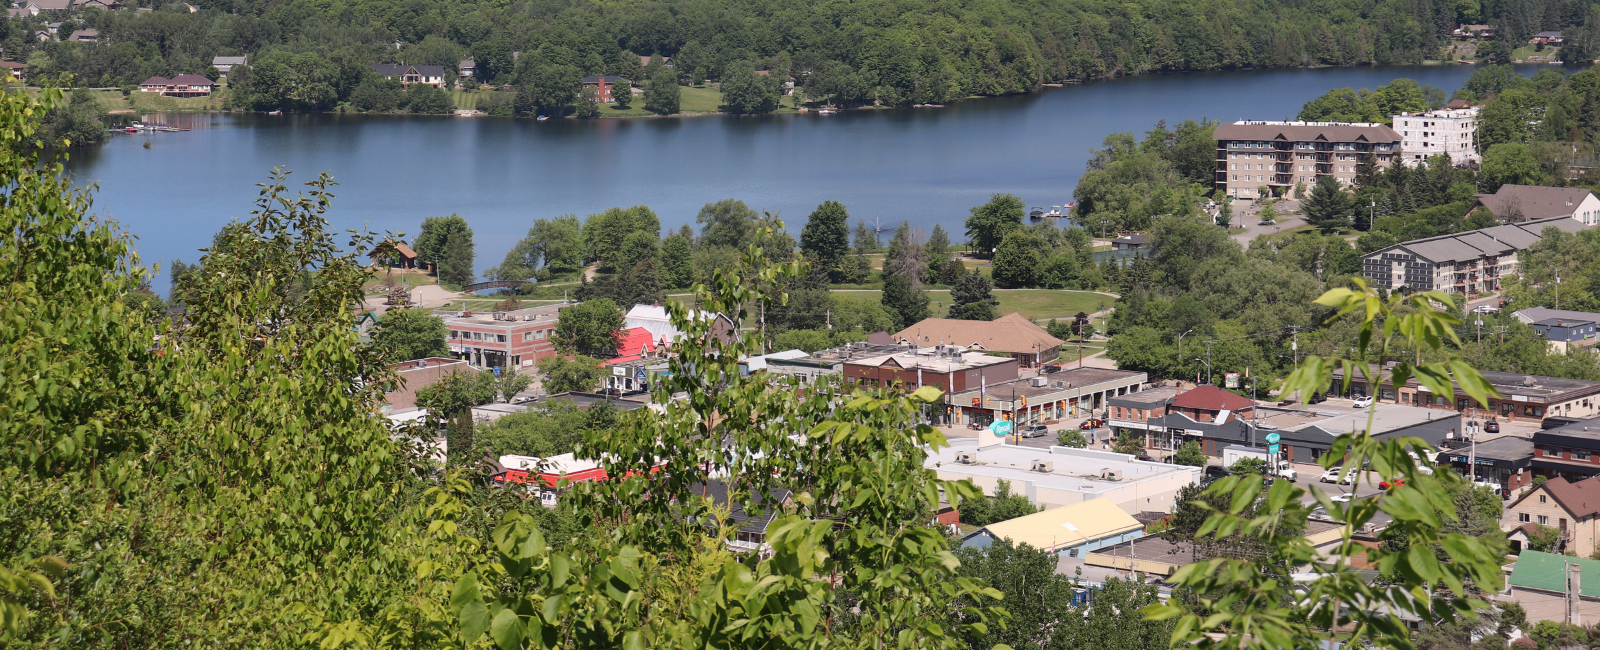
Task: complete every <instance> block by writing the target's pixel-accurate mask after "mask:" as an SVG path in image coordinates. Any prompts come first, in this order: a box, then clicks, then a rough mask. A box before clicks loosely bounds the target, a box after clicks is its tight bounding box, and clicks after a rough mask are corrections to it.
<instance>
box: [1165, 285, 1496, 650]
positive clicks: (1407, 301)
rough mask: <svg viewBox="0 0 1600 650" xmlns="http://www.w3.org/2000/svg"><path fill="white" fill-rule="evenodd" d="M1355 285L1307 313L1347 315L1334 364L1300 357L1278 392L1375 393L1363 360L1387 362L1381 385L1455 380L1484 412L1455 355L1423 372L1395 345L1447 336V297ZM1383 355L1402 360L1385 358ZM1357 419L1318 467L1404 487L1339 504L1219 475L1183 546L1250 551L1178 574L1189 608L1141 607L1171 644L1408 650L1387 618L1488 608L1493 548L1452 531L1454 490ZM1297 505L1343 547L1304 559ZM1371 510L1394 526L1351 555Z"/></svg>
mask: <svg viewBox="0 0 1600 650" xmlns="http://www.w3.org/2000/svg"><path fill="white" fill-rule="evenodd" d="M1355 286H1356V287H1357V288H1356V289H1335V290H1333V291H1329V292H1327V293H1326V294H1324V295H1323V296H1322V297H1321V298H1319V299H1318V300H1317V302H1318V304H1321V305H1325V306H1327V307H1330V308H1333V309H1335V310H1337V314H1336V315H1335V316H1334V317H1335V318H1339V317H1343V316H1345V315H1347V314H1356V315H1358V317H1359V318H1360V322H1361V336H1360V341H1361V345H1360V346H1359V347H1357V348H1355V349H1354V351H1353V353H1352V354H1349V355H1347V356H1343V357H1333V356H1310V357H1307V358H1306V359H1305V360H1304V361H1303V362H1302V363H1301V365H1300V367H1299V368H1298V369H1297V370H1296V371H1295V372H1293V373H1292V374H1290V375H1289V377H1288V378H1287V379H1286V380H1285V381H1284V383H1283V390H1284V392H1285V393H1289V392H1293V391H1296V390H1298V391H1301V392H1302V394H1307V393H1310V392H1313V391H1318V390H1327V388H1328V386H1329V384H1330V382H1331V380H1332V372H1333V370H1334V368H1336V367H1337V368H1339V369H1340V370H1341V372H1342V373H1343V377H1344V380H1343V383H1344V388H1345V389H1348V387H1349V382H1350V379H1351V378H1352V377H1353V376H1354V375H1356V374H1358V373H1359V374H1360V375H1361V376H1363V377H1365V378H1366V380H1367V381H1368V382H1371V383H1376V382H1378V381H1379V380H1380V377H1378V376H1377V368H1376V367H1375V366H1376V365H1377V363H1376V362H1377V361H1379V360H1387V359H1396V358H1398V359H1399V361H1398V362H1397V363H1396V365H1395V366H1394V368H1393V369H1392V371H1391V372H1392V373H1393V374H1392V376H1391V377H1389V378H1388V379H1389V381H1391V382H1392V383H1394V384H1404V383H1405V382H1406V380H1407V379H1409V378H1411V377H1415V378H1416V379H1417V380H1418V381H1420V382H1421V383H1422V385H1424V386H1427V387H1428V388H1429V390H1433V391H1436V392H1442V391H1448V390H1452V388H1451V384H1452V382H1454V383H1455V384H1456V385H1459V386H1460V387H1461V389H1462V390H1464V391H1465V392H1466V393H1467V394H1468V395H1470V396H1471V398H1472V399H1473V400H1474V401H1476V402H1478V403H1479V404H1485V405H1486V404H1487V401H1486V400H1487V397H1488V396H1489V395H1491V394H1493V388H1492V387H1491V386H1490V385H1489V384H1488V382H1487V381H1485V380H1484V378H1483V376H1482V375H1481V374H1479V373H1478V371H1476V370H1474V369H1473V368H1471V367H1470V366H1468V365H1467V364H1466V363H1465V362H1463V361H1461V360H1460V359H1459V358H1457V357H1451V358H1449V359H1447V360H1442V361H1427V362H1424V361H1421V355H1420V354H1416V355H1415V356H1412V355H1406V354H1404V353H1403V352H1401V351H1402V350H1403V349H1404V347H1403V346H1405V345H1407V344H1409V345H1410V346H1413V347H1414V348H1424V347H1426V348H1431V349H1434V350H1439V349H1441V348H1442V347H1443V345H1444V341H1445V340H1447V339H1454V338H1455V330H1454V329H1452V326H1454V325H1456V324H1458V323H1459V322H1460V321H1459V319H1457V318H1456V317H1455V316H1453V315H1451V312H1452V311H1454V309H1453V304H1452V302H1451V300H1450V297H1449V296H1447V295H1445V294H1443V293H1440V292H1427V293H1418V294H1414V295H1412V296H1410V297H1401V296H1394V297H1392V298H1388V299H1385V298H1382V297H1380V296H1379V295H1378V294H1377V292H1375V291H1372V290H1369V289H1367V288H1366V286H1365V284H1363V283H1361V282H1360V281H1359V280H1356V281H1355ZM1436 305H1437V306H1442V307H1444V309H1443V310H1439V309H1436V308H1435V306H1436ZM1396 352H1401V353H1400V354H1399V355H1398V357H1397V355H1396V354H1395V353H1396ZM1368 413H1369V416H1368V426H1367V429H1368V430H1367V431H1363V432H1359V433H1352V434H1345V435H1342V436H1340V437H1339V438H1338V439H1337V440H1335V441H1334V443H1333V450H1332V452H1331V453H1329V454H1327V455H1325V456H1324V457H1323V461H1322V463H1323V465H1324V466H1326V467H1341V468H1342V470H1343V471H1349V470H1351V469H1355V468H1359V467H1362V466H1363V465H1364V464H1368V463H1370V466H1371V468H1372V470H1373V471H1374V472H1375V473H1377V474H1378V475H1381V476H1384V477H1391V478H1400V479H1402V480H1403V483H1404V484H1403V485H1401V486H1399V487H1392V488H1390V489H1389V490H1387V491H1385V492H1381V493H1379V494H1377V495H1373V496H1367V497H1359V498H1356V499H1353V500H1352V501H1350V502H1349V503H1344V504H1338V503H1334V502H1333V501H1332V500H1331V499H1330V498H1329V497H1328V495H1327V494H1326V493H1324V492H1323V491H1321V490H1316V489H1312V490H1306V489H1303V488H1299V487H1296V486H1295V485H1294V484H1293V483H1290V482H1287V481H1284V480H1281V479H1280V480H1275V481H1272V482H1270V483H1268V482H1264V481H1263V480H1262V479H1261V477H1260V476H1259V475H1245V476H1229V477H1227V478H1224V479H1221V480H1219V481H1217V482H1216V483H1214V484H1212V486H1211V487H1210V488H1209V489H1208V490H1207V491H1206V493H1205V497H1204V499H1203V500H1200V501H1198V502H1195V503H1194V504H1193V507H1192V508H1191V510H1192V509H1193V508H1194V507H1197V508H1200V509H1203V510H1207V511H1210V512H1211V513H1212V514H1210V516H1208V517H1207V518H1206V519H1205V521H1204V523H1203V524H1201V525H1200V526H1199V527H1198V528H1197V529H1195V531H1194V533H1193V535H1194V537H1196V538H1199V539H1200V540H1204V539H1207V538H1209V539H1212V540H1217V541H1219V542H1220V541H1222V540H1225V539H1227V538H1237V539H1242V540H1248V541H1249V543H1251V545H1253V546H1255V547H1256V549H1257V551H1256V552H1254V553H1251V554H1250V556H1249V557H1246V558H1245V559H1235V558H1228V557H1223V558H1217V559H1210V560H1206V561H1202V562H1198V563H1195V564H1191V565H1189V566H1185V567H1183V568H1181V569H1179V570H1178V572H1177V573H1176V574H1175V575H1174V576H1173V578H1172V580H1173V582H1175V583H1176V584H1177V585H1179V586H1180V587H1182V588H1183V589H1185V590H1187V591H1189V592H1190V593H1192V594H1193V597H1192V598H1185V599H1178V598H1174V599H1173V600H1171V601H1168V602H1167V603H1166V604H1161V605H1152V606H1150V607H1147V608H1145V610H1144V611H1145V612H1146V614H1147V615H1148V616H1150V617H1151V618H1152V619H1155V620H1171V619H1176V621H1177V627H1176V629H1175V630H1174V632H1173V634H1172V643H1173V645H1180V644H1183V645H1190V644H1192V645H1195V646H1197V647H1201V648H1230V649H1237V648H1261V649H1263V650H1265V649H1268V648H1284V647H1302V646H1307V645H1311V643H1312V640H1315V639H1322V638H1328V637H1329V636H1331V634H1330V631H1331V630H1333V629H1334V628H1339V629H1341V630H1344V629H1349V630H1350V632H1349V633H1348V634H1346V633H1344V632H1341V633H1340V635H1339V639H1340V640H1341V641H1345V642H1347V643H1349V644H1351V645H1355V646H1360V645H1361V644H1363V643H1365V644H1370V645H1371V646H1373V647H1382V648H1398V649H1402V650H1410V649H1411V648H1412V647H1413V638H1412V635H1411V632H1410V630H1409V629H1408V628H1407V627H1406V625H1405V624H1404V623H1403V622H1402V621H1401V620H1400V618H1399V615H1400V612H1409V613H1411V614H1414V615H1416V616H1418V617H1420V618H1421V619H1422V620H1425V621H1439V622H1444V623H1449V622H1451V621H1454V620H1456V619H1457V618H1471V617H1473V616H1474V612H1476V611H1479V610H1484V609H1486V608H1487V606H1488V604H1487V602H1486V601H1485V600H1484V599H1483V597H1484V596H1485V595H1486V594H1491V593H1494V592H1496V591H1498V590H1499V589H1500V585H1501V579H1502V575H1501V573H1502V572H1501V569H1500V566H1499V565H1500V560H1501V558H1502V556H1501V555H1500V553H1503V552H1504V548H1503V547H1500V548H1496V547H1495V546H1496V545H1493V544H1487V543H1485V541H1484V540H1482V539H1479V538H1478V537H1477V534H1478V533H1479V532H1480V531H1477V530H1475V529H1473V528H1472V527H1471V526H1463V525H1458V524H1459V523H1460V517H1459V516H1458V514H1457V512H1458V509H1457V505H1456V503H1455V502H1454V496H1455V495H1456V494H1458V493H1460V488H1461V486H1460V484H1461V483H1464V482H1465V481H1466V479H1464V478H1462V477H1461V476H1460V475H1458V474H1456V473H1455V472H1449V471H1439V472H1432V471H1430V472H1427V473H1424V472H1423V471H1422V470H1421V469H1420V468H1419V467H1418V461H1417V460H1415V459H1414V457H1413V456H1412V455H1411V454H1412V453H1414V454H1417V455H1419V456H1422V457H1424V458H1425V457H1426V455H1425V453H1424V452H1425V450H1426V449H1427V445H1426V443H1424V442H1423V441H1422V440H1420V439H1417V438H1409V437H1402V438H1391V439H1387V440H1378V439H1376V438H1374V437H1373V436H1372V435H1371V433H1370V429H1371V418H1372V417H1373V414H1375V413H1376V411H1375V410H1372V409H1369V411H1368ZM1308 494H1309V495H1310V496H1311V497H1313V498H1314V499H1315V500H1316V503H1317V504H1319V505H1321V507H1322V508H1323V509H1325V510H1326V511H1327V513H1328V514H1329V515H1331V516H1333V517H1334V518H1335V519H1336V520H1337V521H1339V522H1340V523H1341V524H1342V525H1343V527H1342V529H1341V531H1342V541H1341V542H1340V544H1339V546H1338V547H1337V548H1336V549H1334V551H1332V552H1331V553H1330V554H1329V555H1330V557H1329V558H1328V559H1327V560H1317V558H1318V553H1317V551H1316V550H1314V549H1313V548H1312V547H1311V544H1310V543H1309V542H1308V541H1307V540H1306V539H1305V538H1304V537H1303V536H1302V535H1301V533H1300V531H1301V530H1303V529H1304V526H1305V523H1306V521H1307V519H1308V517H1309V514H1310V508H1309V507H1307V506H1304V505H1302V502H1303V501H1304V499H1305V498H1306V496H1307V495H1308ZM1380 511H1381V512H1383V513H1385V514H1388V515H1389V516H1390V517H1392V518H1393V521H1392V522H1391V523H1390V524H1389V526H1388V528H1387V529H1386V531H1385V537H1386V538H1387V539H1388V540H1389V542H1387V543H1385V544H1384V545H1383V547H1382V548H1378V549H1367V548H1366V547H1364V546H1361V545H1359V544H1357V543H1356V542H1355V541H1354V540H1353V539H1352V536H1353V535H1354V533H1355V531H1356V529H1358V528H1359V527H1361V526H1362V525H1363V524H1366V523H1367V522H1369V521H1371V520H1372V518H1373V516H1374V515H1376V514H1377V513H1378V512H1380ZM1502 543H1503V542H1502ZM1361 553H1365V554H1366V557H1367V559H1368V561H1370V562H1372V563H1373V564H1374V565H1375V566H1376V568H1377V569H1378V570H1379V571H1380V572H1382V573H1383V574H1384V575H1385V576H1386V578H1387V579H1386V581H1381V582H1373V583H1369V582H1367V581H1366V580H1365V579H1363V578H1362V577H1361V575H1360V574H1359V573H1358V572H1356V571H1355V570H1354V569H1353V568H1352V566H1351V564H1350V562H1351V558H1352V557H1354V556H1357V555H1359V554H1361ZM1301 567H1309V571H1310V573H1312V574H1313V575H1314V576H1316V579H1315V580H1310V581H1306V580H1300V579H1295V578H1292V577H1291V576H1290V575H1289V574H1290V573H1291V572H1298V571H1303V570H1305V569H1302V568H1301Z"/></svg>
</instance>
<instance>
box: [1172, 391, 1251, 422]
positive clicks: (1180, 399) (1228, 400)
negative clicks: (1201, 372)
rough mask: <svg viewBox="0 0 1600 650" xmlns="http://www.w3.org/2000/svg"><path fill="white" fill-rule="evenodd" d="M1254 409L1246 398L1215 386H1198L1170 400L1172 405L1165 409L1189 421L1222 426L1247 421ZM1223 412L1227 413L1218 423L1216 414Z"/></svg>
mask: <svg viewBox="0 0 1600 650" xmlns="http://www.w3.org/2000/svg"><path fill="white" fill-rule="evenodd" d="M1254 408H1255V402H1252V401H1250V398H1248V397H1240V396H1238V395H1235V394H1233V393H1230V392H1228V391H1225V390H1222V389H1221V388H1217V387H1216V386H1200V387H1199V388H1196V389H1194V390H1190V391H1184V392H1183V393H1181V394H1179V395H1178V396H1177V397H1174V398H1172V405H1171V406H1169V407H1167V413H1169V414H1171V413H1182V414H1183V415H1187V416H1189V419H1191V420H1195V421H1200V422H1212V423H1214V424H1222V423H1224V422H1232V421H1234V420H1241V419H1248V418H1249V417H1250V416H1249V414H1250V412H1251V410H1252V409H1254ZM1223 411H1227V412H1228V415H1227V416H1226V417H1225V418H1224V419H1222V420H1221V421H1218V420H1217V414H1219V413H1221V412H1223Z"/></svg>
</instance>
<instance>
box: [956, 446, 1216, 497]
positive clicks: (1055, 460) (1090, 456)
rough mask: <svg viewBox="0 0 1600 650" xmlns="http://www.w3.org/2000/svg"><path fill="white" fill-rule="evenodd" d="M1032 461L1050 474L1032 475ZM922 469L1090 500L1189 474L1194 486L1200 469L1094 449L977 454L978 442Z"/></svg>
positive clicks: (995, 449) (1001, 449)
mask: <svg viewBox="0 0 1600 650" xmlns="http://www.w3.org/2000/svg"><path fill="white" fill-rule="evenodd" d="M963 453H969V454H974V455H975V456H976V457H977V462H975V463H972V464H965V463H958V462H956V456H957V454H963ZM1034 461H1046V462H1049V463H1051V464H1052V465H1053V466H1054V467H1053V470H1052V471H1051V472H1050V473H1048V474H1047V473H1043V472H1035V471H1032V467H1033V462H1034ZM924 464H925V466H926V467H928V468H930V469H934V468H942V469H945V470H947V471H950V472H959V473H962V474H969V475H973V476H990V477H994V478H1002V479H1006V480H1008V481H1012V482H1013V483H1015V482H1018V481H1031V482H1033V483H1034V484H1035V485H1038V486H1041V487H1048V488H1052V489H1058V490H1066V491H1073V492H1081V493H1086V494H1091V495H1098V494H1101V493H1105V492H1108V491H1111V490H1114V489H1117V488H1120V487H1123V486H1126V485H1128V484H1129V483H1132V482H1137V481H1142V480H1146V479H1152V478H1156V477H1161V476H1170V475H1173V474H1178V473H1188V474H1189V475H1190V476H1193V477H1194V478H1195V480H1198V479H1199V474H1200V468H1198V467H1189V466H1186V465H1168V464H1166V463H1155V462H1148V461H1142V460H1134V458H1133V456H1130V455H1128V454H1119V453H1115V452H1110V451H1103V450H1097V449H1074V448H1072V447H1051V448H1049V449H1037V448H1034V447H1019V446H1016V445H992V446H989V447H984V448H983V449H981V450H980V449H978V442H977V440H960V439H958V440H956V441H955V444H954V445H952V446H950V447H944V448H941V449H939V450H938V451H937V452H935V453H932V454H929V456H928V459H927V461H925V463H924ZM1108 471H1112V472H1121V477H1122V478H1120V479H1118V480H1114V481H1113V480H1107V479H1105V478H1102V477H1104V476H1105V475H1106V472H1108Z"/></svg>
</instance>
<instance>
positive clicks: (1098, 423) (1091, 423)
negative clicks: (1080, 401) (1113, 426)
mask: <svg viewBox="0 0 1600 650" xmlns="http://www.w3.org/2000/svg"><path fill="white" fill-rule="evenodd" d="M1105 425H1106V421H1105V420H1101V419H1099V418H1089V419H1087V420H1084V421H1083V424H1080V425H1078V428H1079V429H1098V428H1100V427H1103V426H1105Z"/></svg>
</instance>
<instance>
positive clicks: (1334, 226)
mask: <svg viewBox="0 0 1600 650" xmlns="http://www.w3.org/2000/svg"><path fill="white" fill-rule="evenodd" d="M1350 203H1351V198H1350V195H1349V194H1346V193H1345V191H1344V189H1343V188H1341V187H1339V181H1338V180H1336V179H1334V177H1332V176H1322V177H1319V178H1318V179H1317V185H1316V186H1315V187H1313V188H1311V198H1309V199H1306V202H1305V203H1303V204H1301V206H1300V209H1301V211H1302V212H1304V213H1305V215H1306V223H1308V224H1311V225H1312V226H1315V227H1317V228H1320V229H1321V230H1322V231H1323V232H1333V231H1335V230H1338V229H1340V228H1345V227H1349V225H1350V209H1351V204H1350Z"/></svg>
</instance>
